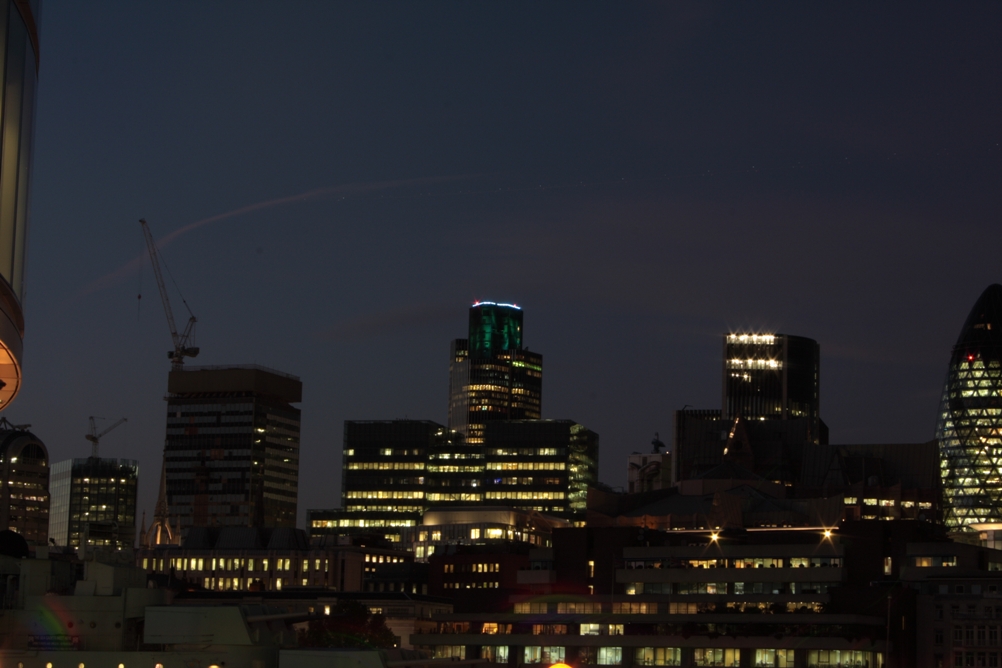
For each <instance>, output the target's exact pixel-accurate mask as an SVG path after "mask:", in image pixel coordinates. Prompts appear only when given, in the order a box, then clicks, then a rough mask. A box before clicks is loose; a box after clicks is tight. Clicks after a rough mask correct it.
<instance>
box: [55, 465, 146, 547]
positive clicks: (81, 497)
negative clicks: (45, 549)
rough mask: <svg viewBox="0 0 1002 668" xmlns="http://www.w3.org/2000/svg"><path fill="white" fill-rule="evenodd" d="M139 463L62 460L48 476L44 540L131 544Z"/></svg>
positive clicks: (85, 544) (80, 544)
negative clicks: (46, 520)
mask: <svg viewBox="0 0 1002 668" xmlns="http://www.w3.org/2000/svg"><path fill="white" fill-rule="evenodd" d="M138 481H139V462H137V461H135V460H132V459H105V458H102V457H87V458H86V459H67V460H65V461H61V462H57V463H55V464H53V465H52V472H51V475H50V478H49V493H50V495H51V499H52V502H51V506H50V508H49V539H50V541H54V542H53V544H54V545H58V546H60V547H62V546H68V547H74V548H79V547H109V548H112V549H123V548H131V547H133V546H134V544H135V539H136V493H137V487H138Z"/></svg>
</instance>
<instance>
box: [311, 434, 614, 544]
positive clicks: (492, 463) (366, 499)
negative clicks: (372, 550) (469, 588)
mask: <svg viewBox="0 0 1002 668" xmlns="http://www.w3.org/2000/svg"><path fill="white" fill-rule="evenodd" d="M344 434H345V435H344V454H343V468H342V475H341V487H342V493H341V495H342V506H341V508H338V509H329V510H324V509H318V510H310V511H309V512H308V518H309V519H308V521H309V527H310V534H311V535H312V536H321V535H325V534H360V533H376V534H378V535H381V536H383V537H384V538H386V539H387V540H391V541H399V540H400V531H401V529H402V528H404V527H414V526H417V525H418V524H420V523H421V517H422V515H423V514H424V513H425V511H427V510H429V509H431V508H436V509H440V510H446V509H449V508H466V507H471V506H484V505H486V506H507V507H509V508H518V509H522V510H529V511H536V512H539V513H544V514H547V515H554V516H556V517H559V518H563V519H566V520H571V521H575V522H583V521H584V517H585V512H586V505H587V490H588V485H590V484H593V483H594V482H595V481H596V480H597V475H598V434H596V433H595V432H593V431H591V430H589V429H587V428H585V427H583V426H581V425H579V424H577V423H575V422H574V421H572V420H509V421H495V422H488V423H486V428H485V432H484V439H485V441H486V443H485V444H483V445H473V446H470V445H465V443H464V440H463V437H462V435H461V434H459V433H458V432H455V431H451V430H449V429H446V428H445V427H443V426H442V425H440V424H437V423H435V422H431V421H427V420H386V421H353V420H349V421H346V422H345V427H344Z"/></svg>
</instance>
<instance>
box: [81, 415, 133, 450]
mask: <svg viewBox="0 0 1002 668" xmlns="http://www.w3.org/2000/svg"><path fill="white" fill-rule="evenodd" d="M95 419H97V420H103V419H104V418H95V417H94V416H93V415H91V416H90V433H89V434H87V435H86V436H84V438H86V439H87V440H88V441H90V442H91V455H90V456H91V457H94V458H97V446H98V445H100V444H101V437H102V436H104V435H105V434H107V433H108V432H109V431H111V430H112V429H114V428H115V427H117V426H118V425H120V424H122V423H123V422H128V421H129V419H128V418H122V419H121V420H119V421H118V422H116V423H115V424H113V425H111V426H110V427H108V428H107V429H105V430H104V431H102V432H101V433H100V434H99V433H97V424H96V423H95V422H94V420H95Z"/></svg>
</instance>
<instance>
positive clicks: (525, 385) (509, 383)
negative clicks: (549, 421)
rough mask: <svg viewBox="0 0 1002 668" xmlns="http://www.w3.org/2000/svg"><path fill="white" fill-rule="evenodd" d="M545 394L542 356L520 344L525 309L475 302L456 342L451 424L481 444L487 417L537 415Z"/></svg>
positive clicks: (473, 442) (451, 371)
mask: <svg viewBox="0 0 1002 668" xmlns="http://www.w3.org/2000/svg"><path fill="white" fill-rule="evenodd" d="M542 393H543V356H542V355H540V354H539V353H534V352H530V351H529V350H528V349H527V348H525V347H524V346H523V345H522V309H520V308H519V307H518V306H515V305H514V304H498V303H495V302H477V303H476V304H474V305H473V306H471V307H470V319H469V331H468V336H467V338H465V339H456V340H455V341H453V342H452V348H451V356H450V363H449V429H452V430H454V431H458V432H459V433H461V434H463V435H464V436H465V437H466V443H468V444H469V445H480V444H482V443H483V442H484V429H485V425H486V424H487V423H488V422H494V421H497V420H538V419H539V418H540V416H541V410H542Z"/></svg>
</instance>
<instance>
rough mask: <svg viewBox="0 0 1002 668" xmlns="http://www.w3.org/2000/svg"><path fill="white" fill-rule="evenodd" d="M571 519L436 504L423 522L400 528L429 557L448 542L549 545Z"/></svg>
mask: <svg viewBox="0 0 1002 668" xmlns="http://www.w3.org/2000/svg"><path fill="white" fill-rule="evenodd" d="M568 526H570V522H569V521H568V520H565V519H562V518H559V517H553V516H551V515H544V514H542V513H540V512H537V511H535V510H519V509H517V508H509V507H505V506H486V507H477V506H471V507H461V508H432V509H430V510H428V512H426V513H425V514H424V516H423V518H422V520H421V524H420V525H418V526H416V527H405V528H403V529H401V530H400V543H401V545H402V546H403V547H405V548H406V549H410V550H413V551H414V558H415V559H416V560H418V561H425V560H427V559H428V558H429V557H431V556H432V554H435V553H436V551H438V550H440V549H441V548H443V547H445V546H448V545H501V544H504V543H509V542H513V541H514V542H524V543H527V544H529V545H534V546H538V547H549V546H550V544H551V543H550V541H551V537H552V535H553V529H555V528H559V527H568Z"/></svg>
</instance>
